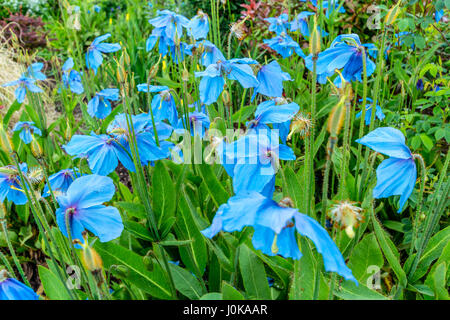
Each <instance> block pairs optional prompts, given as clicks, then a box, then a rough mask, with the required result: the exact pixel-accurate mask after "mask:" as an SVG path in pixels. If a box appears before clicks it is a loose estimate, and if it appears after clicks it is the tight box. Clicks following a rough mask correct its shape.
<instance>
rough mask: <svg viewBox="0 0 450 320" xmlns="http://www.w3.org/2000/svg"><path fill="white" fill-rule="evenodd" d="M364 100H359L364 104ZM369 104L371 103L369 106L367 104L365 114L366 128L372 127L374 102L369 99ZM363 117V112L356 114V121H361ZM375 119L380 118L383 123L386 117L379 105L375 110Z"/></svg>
mask: <svg viewBox="0 0 450 320" xmlns="http://www.w3.org/2000/svg"><path fill="white" fill-rule="evenodd" d="M362 101H363V100H362V99H359V102H362ZM367 102H369V103H368V104H366V114H365V118H364V120H365V122H366V126H368V125H370V119H371V117H372V102H373V100H372V99H370V98H367ZM361 115H362V111H360V112H358V113H357V114H356V119H359V118H360V117H361ZM375 117H376V118H378V119H379V120H380V121H382V120H383V119H384V117H385V115H384V113H383V110H381V107H380V106H379V105H377V106H376V109H375Z"/></svg>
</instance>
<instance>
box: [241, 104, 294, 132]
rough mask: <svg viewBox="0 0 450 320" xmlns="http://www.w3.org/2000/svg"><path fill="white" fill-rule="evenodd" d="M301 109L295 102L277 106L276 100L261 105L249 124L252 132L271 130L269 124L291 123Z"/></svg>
mask: <svg viewBox="0 0 450 320" xmlns="http://www.w3.org/2000/svg"><path fill="white" fill-rule="evenodd" d="M299 109H300V107H299V106H298V104H296V103H295V102H292V103H286V104H277V103H276V101H275V100H268V101H264V102H262V103H260V104H259V105H258V107H257V109H256V111H255V119H254V120H252V121H250V122H249V123H247V127H248V128H249V129H250V130H255V131H256V132H257V131H258V130H259V129H266V130H269V127H268V126H267V124H280V123H285V122H290V121H291V119H292V118H293V117H294V116H295V115H296V114H297V113H298V111H299Z"/></svg>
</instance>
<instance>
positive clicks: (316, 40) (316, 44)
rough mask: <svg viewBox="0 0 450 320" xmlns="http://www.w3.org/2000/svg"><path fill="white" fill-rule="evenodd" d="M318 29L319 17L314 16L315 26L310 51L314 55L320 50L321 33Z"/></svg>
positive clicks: (310, 41) (310, 40)
mask: <svg viewBox="0 0 450 320" xmlns="http://www.w3.org/2000/svg"><path fill="white" fill-rule="evenodd" d="M318 29H319V28H318V26H317V17H316V16H314V26H313V30H312V32H311V36H310V38H309V52H310V53H311V54H312V55H317V54H319V52H320V42H321V35H320V32H319V30H318Z"/></svg>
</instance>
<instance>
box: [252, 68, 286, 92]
mask: <svg viewBox="0 0 450 320" xmlns="http://www.w3.org/2000/svg"><path fill="white" fill-rule="evenodd" d="M256 79H257V80H258V82H259V84H258V86H257V87H256V88H255V91H254V92H253V96H252V100H253V99H254V98H255V96H256V95H257V94H258V93H260V94H263V95H265V96H268V97H273V98H275V97H281V96H282V95H283V81H292V79H291V76H290V75H289V73H287V72H284V71H282V70H281V67H280V65H279V64H278V62H277V61H276V60H274V61H272V62H270V63H269V64H267V65H264V66H261V68H260V69H259V71H258V74H257V75H256Z"/></svg>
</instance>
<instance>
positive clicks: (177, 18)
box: [148, 10, 189, 42]
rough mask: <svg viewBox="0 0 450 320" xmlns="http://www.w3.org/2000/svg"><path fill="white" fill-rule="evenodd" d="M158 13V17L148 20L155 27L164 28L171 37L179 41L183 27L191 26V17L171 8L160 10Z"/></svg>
mask: <svg viewBox="0 0 450 320" xmlns="http://www.w3.org/2000/svg"><path fill="white" fill-rule="evenodd" d="M157 14H158V16H157V17H156V18H153V19H150V20H149V21H148V22H149V23H150V24H151V25H152V26H154V27H155V28H161V29H163V31H164V33H165V35H166V36H167V37H168V38H169V39H171V40H173V41H174V42H178V41H177V40H179V39H181V37H182V36H183V28H188V26H189V19H188V18H186V17H185V16H182V15H181V14H177V13H175V12H172V11H170V10H162V11H159V10H158V11H157Z"/></svg>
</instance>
